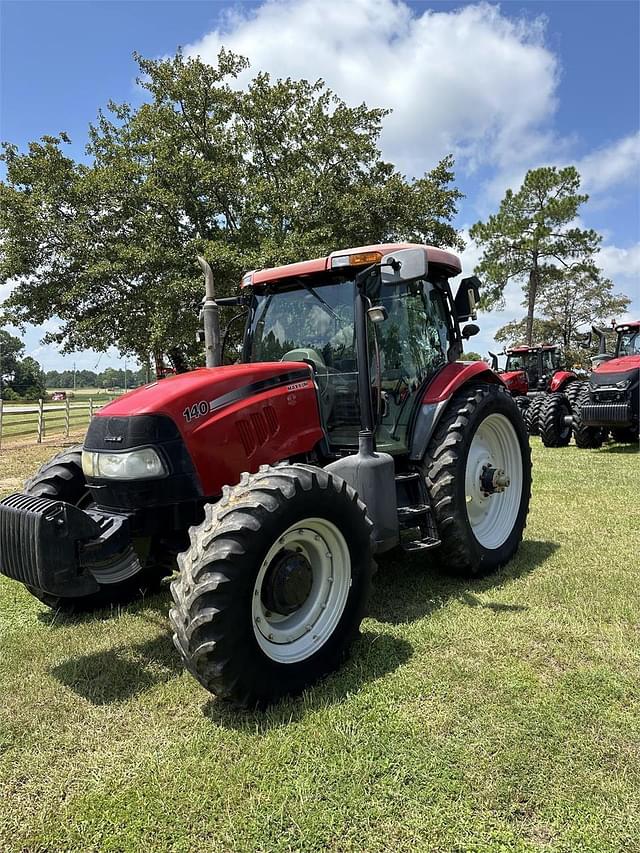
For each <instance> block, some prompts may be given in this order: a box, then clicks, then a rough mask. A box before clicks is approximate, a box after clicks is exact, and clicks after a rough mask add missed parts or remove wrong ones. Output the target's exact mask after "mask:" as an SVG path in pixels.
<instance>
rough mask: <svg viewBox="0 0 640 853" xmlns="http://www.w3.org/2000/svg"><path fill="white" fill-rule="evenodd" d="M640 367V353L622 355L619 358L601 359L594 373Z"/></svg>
mask: <svg viewBox="0 0 640 853" xmlns="http://www.w3.org/2000/svg"><path fill="white" fill-rule="evenodd" d="M638 369H640V355H623V356H621V357H620V358H610V359H609V360H608V361H603V362H602V364H599V365H598V367H597V368H596V369H595V370H594V373H598V374H600V373H625V372H626V371H629V370H638Z"/></svg>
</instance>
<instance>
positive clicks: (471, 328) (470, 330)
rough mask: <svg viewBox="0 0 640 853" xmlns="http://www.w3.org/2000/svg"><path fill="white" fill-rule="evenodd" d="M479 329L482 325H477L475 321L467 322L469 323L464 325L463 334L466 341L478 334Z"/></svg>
mask: <svg viewBox="0 0 640 853" xmlns="http://www.w3.org/2000/svg"><path fill="white" fill-rule="evenodd" d="M479 331H480V327H479V326H476V324H475V323H467V325H466V326H464V327H463V329H462V332H461V334H462V337H463V338H464V339H465V341H468V340H469V338H472V337H473V336H474V335H477V334H478V332H479Z"/></svg>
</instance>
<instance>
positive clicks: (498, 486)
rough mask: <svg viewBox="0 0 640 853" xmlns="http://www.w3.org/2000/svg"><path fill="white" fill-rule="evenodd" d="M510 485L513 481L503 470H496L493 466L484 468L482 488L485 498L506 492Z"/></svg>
mask: <svg viewBox="0 0 640 853" xmlns="http://www.w3.org/2000/svg"><path fill="white" fill-rule="evenodd" d="M510 484H511V480H510V479H509V477H508V476H507V474H505V472H504V471H503V470H502V468H494V467H493V466H492V465H483V466H482V473H481V474H480V488H481V489H482V493H483V494H484V495H485V496H488V495H493V494H495V493H496V492H504V490H505V489H506V488H508V487H509V485H510Z"/></svg>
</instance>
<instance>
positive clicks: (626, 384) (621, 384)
mask: <svg viewBox="0 0 640 853" xmlns="http://www.w3.org/2000/svg"><path fill="white" fill-rule="evenodd" d="M629 385H631V379H621V380H620V382H616V388H621V389H622V390H623V391H624V389H625V388H628V387H629Z"/></svg>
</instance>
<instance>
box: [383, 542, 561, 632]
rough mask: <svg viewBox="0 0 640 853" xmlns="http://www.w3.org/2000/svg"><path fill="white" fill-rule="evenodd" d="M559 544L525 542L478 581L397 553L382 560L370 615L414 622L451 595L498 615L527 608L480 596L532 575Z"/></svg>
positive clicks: (398, 622) (400, 622) (437, 608)
mask: <svg viewBox="0 0 640 853" xmlns="http://www.w3.org/2000/svg"><path fill="white" fill-rule="evenodd" d="M559 547H560V546H559V545H558V544H557V543H555V542H542V541H534V540H526V541H524V542H523V543H522V544H521V546H520V548H519V549H518V553H517V554H516V556H515V557H514V558H513V559H512V560H511V561H510V562H509V563H508V564H507V565H506V566H503V568H502V569H500V571H499V572H495V573H494V574H492V575H488V576H487V577H484V578H479V579H478V580H469V579H466V578H461V579H459V580H458V579H456V578H451V577H447V576H446V575H445V574H443V573H440V572H438V569H437V567H434V566H433V564H432V563H431V564H429V563H428V564H427V566H425V562H426V561H425V558H424V557H422V558H419V557H417V556H413V555H409V554H400V555H398V554H395V553H394V554H393V555H390V556H389V557H385V558H383V559H381V560H380V561H379V563H380V565H379V569H378V572H377V574H376V576H375V578H374V581H373V593H372V596H371V602H370V605H369V616H371V617H372V618H373V619H376V620H377V621H378V622H386V623H388V624H391V625H399V624H402V623H406V622H414V621H415V620H417V619H422V618H423V617H424V616H428V615H429V614H430V613H433V612H434V611H436V610H439V609H440V608H441V607H444V605H445V604H446V603H447V602H448V601H450V600H451V599H457V600H458V601H462V602H463V603H465V604H467V605H468V606H470V607H483V608H486V609H488V610H492V611H493V612H494V613H496V614H499V613H504V612H514V611H519V610H526V607H524V606H523V605H520V604H508V603H504V602H499V601H487V600H486V598H485V597H484V596H483V598H479V594H483V593H487V592H490V591H491V589H494V588H496V587H501V586H503V585H505V584H507V583H509V581H512V580H516V579H517V578H519V577H522V576H524V575H527V574H529V572H532V571H534V570H535V569H536V568H537V567H538V566H540V565H542V563H544V562H545V560H547V559H548V558H549V557H550V556H551V555H552V554H553V553H554V552H555V551H557V549H558V548H559Z"/></svg>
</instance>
